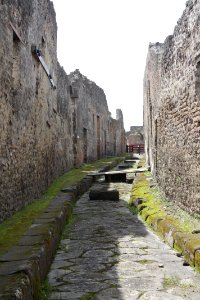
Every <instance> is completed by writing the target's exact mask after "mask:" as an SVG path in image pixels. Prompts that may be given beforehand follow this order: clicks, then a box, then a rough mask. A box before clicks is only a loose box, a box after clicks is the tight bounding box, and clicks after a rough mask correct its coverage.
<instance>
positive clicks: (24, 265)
mask: <svg viewBox="0 0 200 300" xmlns="http://www.w3.org/2000/svg"><path fill="white" fill-rule="evenodd" d="M117 163H118V162H116V163H115V162H113V163H112V164H110V165H106V166H105V167H103V168H101V169H100V170H98V171H99V172H102V171H107V170H109V169H111V168H113V167H115V166H116V165H117ZM91 185H92V178H91V177H90V176H86V177H84V178H83V179H82V180H81V181H80V182H78V183H77V184H75V185H73V186H71V187H68V188H66V189H63V190H62V193H60V194H59V195H58V196H57V197H55V198H54V199H53V201H52V202H51V204H50V206H49V207H48V208H47V209H46V210H45V211H44V212H43V213H42V214H41V215H40V217H39V218H37V219H36V220H35V221H34V222H33V224H32V225H31V226H30V228H29V229H28V230H27V232H26V233H25V234H24V235H23V236H22V237H21V239H20V240H19V242H18V244H17V245H16V246H13V247H12V248H11V249H10V250H9V251H8V252H7V253H6V254H4V255H3V256H1V257H0V299H1V300H11V299H12V300H32V299H38V295H39V290H40V286H41V282H42V281H43V280H44V279H45V277H46V275H47V273H48V271H49V268H50V265H51V263H52V260H53V257H54V255H55V253H56V250H57V247H58V244H59V241H60V237H61V234H62V230H63V228H64V226H65V224H66V223H67V221H68V220H69V217H70V216H71V214H72V211H73V206H74V204H75V202H76V200H77V199H78V197H79V196H80V195H82V194H83V193H85V192H86V191H87V190H88V189H89V188H90V187H91Z"/></svg>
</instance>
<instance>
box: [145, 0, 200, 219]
mask: <svg viewBox="0 0 200 300" xmlns="http://www.w3.org/2000/svg"><path fill="white" fill-rule="evenodd" d="M199 25H200V1H199V0H190V1H188V2H187V3H186V9H185V10H184V12H183V15H182V17H181V18H180V19H179V20H178V22H177V25H176V27H175V29H174V33H173V35H172V36H169V37H167V39H166V40H165V42H164V44H160V43H156V44H150V45H149V52H148V56H147V63H146V70H145V76H144V126H145V145H146V153H147V162H148V164H150V165H151V169H152V172H153V174H154V176H156V177H157V180H158V182H159V184H160V186H161V187H162V189H163V191H164V192H165V194H166V196H167V197H168V198H169V199H170V200H172V201H175V202H176V203H177V204H178V205H179V206H180V207H182V208H184V209H185V210H187V211H188V212H189V213H191V214H199V213H200V184H199V176H200V47H199V45H200V26H199Z"/></svg>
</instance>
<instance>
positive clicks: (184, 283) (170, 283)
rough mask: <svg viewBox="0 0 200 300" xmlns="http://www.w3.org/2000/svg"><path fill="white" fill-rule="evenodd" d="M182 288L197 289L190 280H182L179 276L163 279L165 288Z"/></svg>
mask: <svg viewBox="0 0 200 300" xmlns="http://www.w3.org/2000/svg"><path fill="white" fill-rule="evenodd" d="M176 286H177V287H180V288H190V287H195V285H194V283H193V282H192V281H191V280H190V279H189V280H187V279H186V280H181V279H180V278H178V277H177V276H170V277H164V279H163V287H164V288H171V287H176Z"/></svg>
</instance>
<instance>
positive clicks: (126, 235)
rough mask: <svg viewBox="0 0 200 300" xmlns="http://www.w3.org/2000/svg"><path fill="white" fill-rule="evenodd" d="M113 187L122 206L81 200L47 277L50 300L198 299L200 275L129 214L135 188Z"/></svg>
mask: <svg viewBox="0 0 200 300" xmlns="http://www.w3.org/2000/svg"><path fill="white" fill-rule="evenodd" d="M112 186H113V187H115V188H116V187H117V188H118V190H119V191H120V199H121V200H120V201H119V202H111V201H91V200H89V198H88V193H86V194H84V195H83V196H82V197H81V199H80V200H79V201H78V203H77V206H76V208H75V211H74V212H75V214H76V215H77V221H76V222H75V223H74V224H73V225H72V228H71V230H70V233H69V236H68V239H64V240H62V241H61V250H59V251H58V253H57V255H56V257H55V260H54V262H53V264H52V267H51V271H50V273H49V275H48V279H49V283H50V285H51V287H52V291H53V292H52V294H51V299H54V300H59V299H65V300H71V299H81V300H83V299H84V300H90V299H96V300H112V299H119V300H126V299H129V300H135V299H140V300H151V299H153V300H158V299H159V300H161V299H162V300H165V299H166V300H179V299H192V300H193V299H194V300H199V299H200V277H199V275H197V274H196V275H195V272H194V271H193V269H192V268H190V267H188V266H183V260H182V259H181V258H179V257H177V256H176V254H175V252H174V251H173V250H171V249H170V248H169V247H168V246H167V245H166V244H165V243H163V242H162V241H161V240H159V238H158V237H157V236H156V235H155V234H153V233H152V232H151V231H149V230H148V229H147V227H146V226H145V225H144V224H143V223H142V221H141V220H138V218H137V217H136V216H134V215H133V214H132V213H131V212H130V211H129V210H128V208H127V201H128V198H129V195H130V194H129V193H130V189H131V185H128V184H126V183H119V184H118V183H117V184H116V183H115V184H114V183H112Z"/></svg>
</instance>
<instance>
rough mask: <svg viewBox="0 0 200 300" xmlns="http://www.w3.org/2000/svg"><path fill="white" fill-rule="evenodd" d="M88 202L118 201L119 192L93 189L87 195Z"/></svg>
mask: <svg viewBox="0 0 200 300" xmlns="http://www.w3.org/2000/svg"><path fill="white" fill-rule="evenodd" d="M89 198H90V200H110V201H119V192H118V191H117V190H115V189H113V190H108V189H93V190H91V191H90V193H89Z"/></svg>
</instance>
